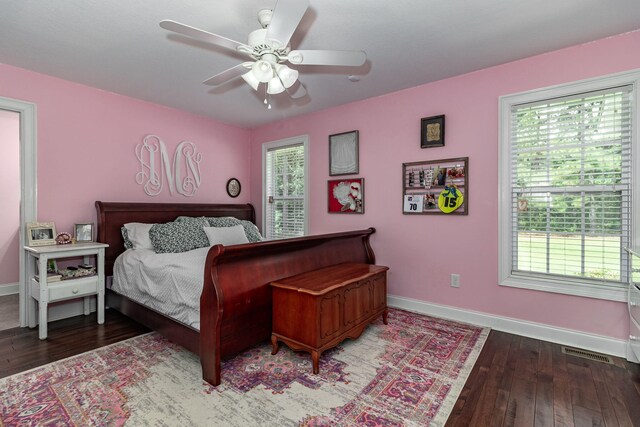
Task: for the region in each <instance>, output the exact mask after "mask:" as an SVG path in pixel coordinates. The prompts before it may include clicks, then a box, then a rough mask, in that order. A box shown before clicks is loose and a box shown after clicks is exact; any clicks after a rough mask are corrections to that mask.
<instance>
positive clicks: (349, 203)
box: [327, 178, 364, 214]
mask: <svg viewBox="0 0 640 427" xmlns="http://www.w3.org/2000/svg"><path fill="white" fill-rule="evenodd" d="M327 193H328V195H329V201H328V210H329V213H351V214H363V213H364V178H355V179H335V180H329V181H327Z"/></svg>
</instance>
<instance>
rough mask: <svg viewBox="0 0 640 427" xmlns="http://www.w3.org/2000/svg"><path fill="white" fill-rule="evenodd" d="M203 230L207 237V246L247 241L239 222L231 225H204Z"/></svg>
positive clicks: (236, 243)
mask: <svg viewBox="0 0 640 427" xmlns="http://www.w3.org/2000/svg"><path fill="white" fill-rule="evenodd" d="M204 232H205V233H206V234H207V237H208V238H209V246H213V245H225V246H229V245H239V244H241V243H249V240H248V239H247V235H246V234H244V227H242V225H240V224H238V225H234V226H232V227H205V228H204Z"/></svg>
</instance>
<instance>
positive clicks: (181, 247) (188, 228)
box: [149, 217, 209, 254]
mask: <svg viewBox="0 0 640 427" xmlns="http://www.w3.org/2000/svg"><path fill="white" fill-rule="evenodd" d="M208 225H209V224H208V223H207V221H205V220H204V218H190V217H184V218H182V219H180V220H179V221H178V220H176V221H173V222H167V223H166V224H154V225H153V226H152V227H151V229H150V230H149V238H150V239H151V243H152V244H153V249H154V250H155V251H156V252H157V253H159V254H161V253H178V252H187V251H190V250H193V249H197V248H204V247H205V246H209V239H208V238H207V235H206V233H205V232H204V230H203V228H204V227H207V226H208Z"/></svg>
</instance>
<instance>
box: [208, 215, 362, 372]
mask: <svg viewBox="0 0 640 427" xmlns="http://www.w3.org/2000/svg"><path fill="white" fill-rule="evenodd" d="M374 232H375V229H374V228H369V229H366V230H357V231H348V232H342V233H332V234H323V235H318V236H307V237H300V238H294V239H285V240H274V241H266V242H258V243H251V244H245V245H237V246H229V247H225V246H222V245H216V246H213V247H212V248H211V249H210V250H209V253H208V255H207V260H206V263H205V274H204V276H205V280H204V288H203V291H202V295H201V297H200V360H201V363H202V374H203V378H204V380H205V381H207V382H209V383H211V384H213V385H218V384H220V360H221V358H223V357H228V356H231V355H234V354H236V353H238V352H240V351H242V350H245V349H247V348H250V347H251V346H253V345H255V344H257V343H260V342H262V341H266V340H268V339H269V338H270V336H271V287H270V286H269V283H271V282H272V281H274V280H278V279H282V278H285V277H288V276H292V275H295V274H300V273H303V272H306V271H311V270H316V269H319V268H322V267H326V266H329V265H335V264H341V263H343V262H362V263H368V264H375V255H374V253H373V250H372V248H371V245H370V243H369V237H370V236H371V234H373V233H374Z"/></svg>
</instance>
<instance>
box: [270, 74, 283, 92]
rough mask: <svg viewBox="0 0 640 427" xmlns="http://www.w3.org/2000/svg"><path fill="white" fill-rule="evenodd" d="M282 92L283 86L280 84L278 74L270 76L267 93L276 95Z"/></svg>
mask: <svg viewBox="0 0 640 427" xmlns="http://www.w3.org/2000/svg"><path fill="white" fill-rule="evenodd" d="M282 92H284V86H283V85H282V82H281V81H280V78H279V77H278V76H276V77H274V78H272V79H271V81H269V86H268V87H267V93H268V94H269V95H277V94H279V93H282Z"/></svg>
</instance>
